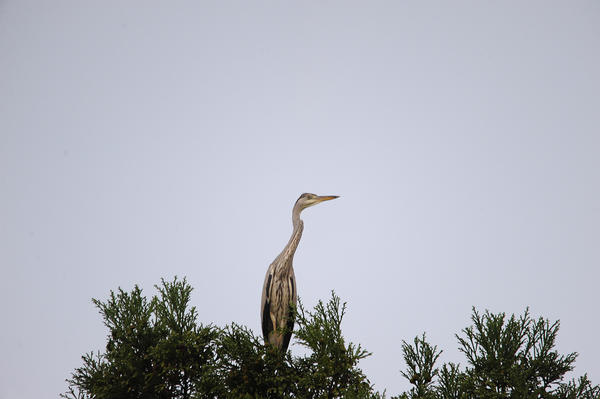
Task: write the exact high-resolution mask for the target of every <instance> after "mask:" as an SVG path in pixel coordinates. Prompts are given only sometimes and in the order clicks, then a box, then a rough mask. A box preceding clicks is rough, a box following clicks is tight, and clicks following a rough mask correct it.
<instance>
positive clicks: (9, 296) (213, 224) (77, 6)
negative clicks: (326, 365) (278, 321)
mask: <svg viewBox="0 0 600 399" xmlns="http://www.w3.org/2000/svg"><path fill="white" fill-rule="evenodd" d="M598 49H600V3H598V2H594V1H569V2H559V1H530V2H521V1H504V2H478V1H459V2H445V1H430V2H420V1H398V2H392V1H371V2H360V1H305V2H275V1H253V2H246V1H162V2H159V1H150V2H147V1H144V2H141V1H131V2H105V1H87V2H80V1H66V0H63V1H61V0H59V1H52V2H44V1H29V0H20V1H11V0H4V1H0V187H1V190H2V191H1V195H0V267H1V268H2V275H3V283H4V284H3V289H2V290H0V316H1V318H2V328H1V329H0V342H2V343H3V344H2V346H1V348H2V349H1V350H2V355H1V356H0V398H1V399H12V398H17V397H19V398H43V397H57V396H58V394H59V393H61V392H64V391H65V390H66V387H67V385H66V383H65V381H64V380H65V379H66V378H68V377H69V376H70V373H71V372H72V371H73V370H74V369H75V368H76V367H79V366H81V365H82V360H81V355H83V354H84V353H86V352H89V351H98V350H104V348H105V344H106V336H107V330H106V329H105V327H104V325H103V324H102V320H101V317H100V315H99V314H98V311H97V309H96V308H95V307H94V305H93V304H92V302H91V299H92V298H98V299H101V300H102V299H106V298H107V296H108V294H109V292H110V290H115V289H117V288H118V287H121V288H123V289H125V290H130V289H131V288H132V287H133V286H134V285H135V284H138V285H139V286H140V287H141V288H143V289H144V292H145V293H146V294H147V295H152V294H154V293H155V290H154V288H153V286H154V284H157V283H159V282H160V279H161V278H162V277H164V278H166V279H171V278H173V276H175V275H177V276H180V277H184V276H185V277H187V279H188V282H189V283H190V284H191V285H192V286H193V287H194V291H193V294H192V304H193V305H194V306H196V307H197V309H198V313H199V319H200V321H201V322H203V323H205V324H208V323H215V324H216V325H220V326H223V325H225V324H227V323H230V322H232V321H235V322H237V323H240V324H244V325H247V326H248V327H250V328H251V329H252V330H254V331H255V332H256V333H257V334H260V324H259V323H260V297H261V289H262V284H263V278H264V274H265V271H266V269H267V267H268V265H269V263H270V262H271V261H272V260H273V259H274V258H275V256H276V255H277V254H278V253H279V252H280V251H281V249H282V248H283V246H284V245H285V244H286V243H287V240H288V238H289V236H290V234H291V230H292V221H291V210H292V206H293V204H294V202H295V200H296V199H297V197H298V196H299V195H300V194H301V193H303V192H313V193H316V194H322V195H330V194H331V195H339V196H340V198H339V199H336V200H335V201H330V202H327V203H324V204H321V205H319V206H316V207H313V208H310V209H308V210H306V211H305V212H303V215H302V218H303V220H304V223H305V228H304V235H303V238H302V241H301V242H300V245H299V248H298V251H297V253H296V256H295V259H294V267H295V271H296V278H297V285H298V292H299V295H300V297H301V298H302V300H303V302H304V303H305V304H306V305H307V306H309V307H310V306H313V305H314V304H315V303H316V302H317V300H319V299H324V300H326V299H327V298H328V297H329V295H330V292H331V290H335V292H336V293H337V294H338V295H339V296H340V297H341V298H342V299H343V300H344V301H346V302H347V303H348V313H347V316H346V318H345V321H344V324H343V331H344V334H345V336H346V338H347V339H348V340H350V341H352V342H356V343H360V344H361V345H362V346H363V347H365V348H366V349H367V350H369V351H371V352H372V353H373V354H372V356H371V357H369V358H367V359H365V360H363V361H362V362H361V363H360V367H361V368H362V369H363V370H364V371H365V373H366V374H367V376H368V377H369V378H370V380H371V382H373V383H374V384H375V387H376V388H377V389H379V390H383V389H387V392H388V394H392V395H395V394H398V393H400V392H401V391H403V390H405V389H407V388H408V387H409V384H408V382H407V381H406V380H404V378H403V377H402V376H401V375H400V370H401V369H404V367H405V365H404V362H403V360H402V353H401V343H402V340H407V341H410V340H412V339H413V337H415V336H416V335H419V334H421V333H423V332H426V333H427V337H428V339H429V340H430V341H431V342H432V343H433V344H436V345H437V346H438V348H440V349H442V350H443V351H444V352H443V354H442V356H441V358H440V361H441V362H447V361H454V362H461V363H462V364H463V365H464V363H465V360H464V357H462V356H461V354H460V352H459V351H458V349H457V347H458V343H457V340H456V337H455V336H454V334H455V333H459V332H460V330H461V329H463V328H465V327H467V326H468V325H470V315H471V307H472V306H475V307H476V308H477V309H479V310H485V309H489V310H490V311H492V312H507V313H509V314H511V313H518V314H521V313H522V312H523V311H524V310H525V308H526V307H529V308H530V310H531V313H532V315H533V316H534V317H539V316H543V317H546V318H549V319H550V320H552V321H554V320H560V322H561V329H560V332H559V336H558V345H557V349H558V350H559V352H561V353H570V352H578V353H579V357H578V359H577V362H576V368H575V371H574V373H572V374H570V375H569V376H570V377H572V376H578V375H581V374H583V373H585V372H587V373H588V376H589V377H590V378H591V380H592V382H594V383H596V384H597V383H600V363H599V362H598V359H599V358H600V344H599V342H598V338H597V337H598V331H599V330H600V318H598V294H597V287H598V281H599V279H600V272H599V265H600V245H599V244H598V238H599V237H600V227H599V226H600V178H599V173H600V156H599V155H600V133H599V132H600V130H599V126H600V112H599V110H600V94H599V93H600V78H599V73H598V71H600V51H598ZM291 350H292V352H293V353H300V351H301V348H300V347H299V346H298V345H292V346H291Z"/></svg>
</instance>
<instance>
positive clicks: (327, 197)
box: [315, 195, 339, 203]
mask: <svg viewBox="0 0 600 399" xmlns="http://www.w3.org/2000/svg"><path fill="white" fill-rule="evenodd" d="M336 198H339V195H320V196H318V197H317V198H315V202H316V203H319V202H323V201H329V200H332V199H336Z"/></svg>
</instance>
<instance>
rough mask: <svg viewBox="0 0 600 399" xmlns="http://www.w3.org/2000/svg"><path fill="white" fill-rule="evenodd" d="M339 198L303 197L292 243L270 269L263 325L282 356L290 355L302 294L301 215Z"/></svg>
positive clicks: (268, 340) (264, 294) (296, 209)
mask: <svg viewBox="0 0 600 399" xmlns="http://www.w3.org/2000/svg"><path fill="white" fill-rule="evenodd" d="M335 198H339V196H337V195H322V196H319V195H316V194H312V193H304V194H302V195H301V196H300V197H299V198H298V200H297V201H296V203H295V204H294V208H293V210H292V223H293V227H294V228H293V231H292V236H291V237H290V240H289V241H288V243H287V245H286V246H285V247H284V248H283V251H281V253H280V254H279V255H277V257H276V258H275V260H274V261H273V262H272V263H271V264H270V265H269V268H268V269H267V274H266V275H265V282H264V284H263V289H262V299H261V305H260V310H261V315H260V316H261V324H262V332H263V337H264V340H265V344H266V345H268V344H270V345H272V346H273V347H275V348H278V349H279V350H280V351H281V352H282V353H285V352H286V351H287V348H288V346H289V344H290V339H291V337H292V330H293V328H294V318H293V315H290V306H294V307H295V306H296V302H297V299H298V293H297V291H296V276H295V275H294V267H293V265H292V261H293V259H294V254H295V252H296V248H298V243H299V242H300V238H302V231H303V230H304V222H303V221H302V219H300V212H302V211H303V210H304V209H306V208H308V207H310V206H313V205H317V204H319V203H321V202H323V201H329V200H332V199H335Z"/></svg>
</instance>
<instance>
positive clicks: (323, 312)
mask: <svg viewBox="0 0 600 399" xmlns="http://www.w3.org/2000/svg"><path fill="white" fill-rule="evenodd" d="M156 289H157V290H158V295H155V296H153V297H152V298H151V299H150V300H148V299H147V298H146V297H144V296H143V295H142V290H141V289H140V288H139V287H138V286H135V287H134V288H133V290H132V291H131V292H130V293H128V292H125V291H123V290H122V289H120V288H119V289H118V291H117V292H116V293H115V292H113V291H111V292H110V295H109V299H108V300H107V301H105V302H103V301H100V300H97V299H93V302H94V304H95V305H96V307H97V308H98V309H99V311H100V314H101V315H102V318H103V319H104V324H105V325H106V327H107V328H108V329H109V335H108V338H107V345H106V351H105V352H104V353H100V352H98V353H97V354H94V353H89V354H86V355H84V356H83V357H82V359H83V366H82V367H79V368H77V369H76V370H75V372H74V373H73V374H72V377H71V378H70V379H68V380H67V382H68V384H69V386H68V391H67V392H66V393H65V394H63V395H61V396H62V397H64V398H68V399H74V398H77V399H87V398H97V399H104V398H116V399H119V398H144V399H146V398H159V399H161V398H177V399H179V398H181V399H188V398H303V399H304V398H306V399H313V398H314V399H316V398H340V397H357V398H359V397H360V398H367V397H378V396H376V394H374V393H373V392H372V387H371V385H370V383H369V381H368V380H367V378H366V376H365V375H364V374H363V373H362V371H361V370H360V369H359V368H358V367H357V365H358V362H359V361H360V360H361V359H363V358H365V357H366V356H369V355H370V354H369V353H368V352H367V351H365V350H364V349H362V348H361V346H360V345H354V344H352V343H346V342H345V340H344V338H343V336H342V332H341V323H342V319H343V317H344V314H345V309H346V304H345V303H344V304H343V305H342V304H341V302H340V298H339V297H337V296H336V295H335V293H332V297H331V299H330V301H329V302H328V303H327V304H324V303H323V302H321V301H319V303H318V305H317V306H316V307H315V310H314V311H313V312H309V311H306V310H305V309H304V308H303V307H302V304H301V303H300V304H299V307H298V311H297V312H296V309H292V312H293V314H296V318H297V324H298V327H297V330H296V336H297V340H298V343H299V344H300V345H303V346H305V347H306V348H308V349H309V353H308V354H307V355H304V356H300V357H293V356H292V355H291V354H290V353H289V352H286V353H281V352H280V351H278V350H277V349H275V348H273V347H272V346H270V345H265V344H263V342H262V338H259V337H257V336H256V335H254V333H253V332H252V331H251V330H250V329H248V328H247V327H244V326H240V325H238V324H236V323H232V324H230V325H228V326H226V327H224V328H217V327H214V326H211V325H209V326H202V325H198V324H197V318H198V313H197V311H196V308H195V307H190V306H189V302H190V293H191V291H192V287H191V286H190V285H189V284H188V283H187V282H186V280H185V279H183V280H178V279H177V278H175V279H174V281H172V282H166V281H164V280H162V282H161V285H160V286H156Z"/></svg>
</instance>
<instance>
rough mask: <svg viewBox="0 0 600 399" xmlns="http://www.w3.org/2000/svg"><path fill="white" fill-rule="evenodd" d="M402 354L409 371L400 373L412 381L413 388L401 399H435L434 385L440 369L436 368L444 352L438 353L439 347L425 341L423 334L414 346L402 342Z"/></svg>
mask: <svg viewBox="0 0 600 399" xmlns="http://www.w3.org/2000/svg"><path fill="white" fill-rule="evenodd" d="M402 353H403V354H404V361H405V362H406V366H407V371H406V372H404V371H401V372H400V373H401V374H402V375H403V376H404V377H405V378H406V379H408V380H409V381H410V383H411V384H412V385H413V387H412V388H411V389H410V391H408V392H406V393H404V394H403V395H401V396H400V398H401V399H417V398H422V399H434V398H435V392H434V390H433V388H432V384H433V379H434V378H435V377H436V376H437V375H438V369H436V368H435V367H434V366H435V362H436V361H437V359H438V358H439V357H440V354H441V353H442V351H438V349H437V346H431V345H430V344H429V342H427V341H426V340H425V333H423V336H422V337H415V339H414V344H413V345H410V344H408V343H407V342H406V341H402Z"/></svg>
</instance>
